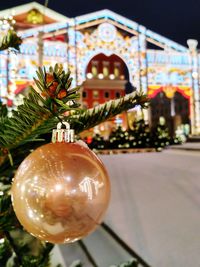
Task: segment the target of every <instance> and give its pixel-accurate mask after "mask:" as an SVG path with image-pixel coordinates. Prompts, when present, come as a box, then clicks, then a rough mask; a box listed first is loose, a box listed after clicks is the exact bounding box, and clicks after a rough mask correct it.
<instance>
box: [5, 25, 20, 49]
mask: <svg viewBox="0 0 200 267" xmlns="http://www.w3.org/2000/svg"><path fill="white" fill-rule="evenodd" d="M21 43H22V39H21V38H20V37H19V36H17V34H16V32H15V31H13V30H9V31H8V32H7V34H5V35H3V36H2V37H0V51H2V50H6V49H8V48H10V47H11V48H14V49H16V50H19V46H20V44H21Z"/></svg>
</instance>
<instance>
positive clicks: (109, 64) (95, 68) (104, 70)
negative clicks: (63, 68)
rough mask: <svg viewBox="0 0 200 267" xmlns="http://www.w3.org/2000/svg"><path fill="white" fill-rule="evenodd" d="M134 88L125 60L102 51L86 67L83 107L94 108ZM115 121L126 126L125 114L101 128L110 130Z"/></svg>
mask: <svg viewBox="0 0 200 267" xmlns="http://www.w3.org/2000/svg"><path fill="white" fill-rule="evenodd" d="M132 89H133V87H132V85H131V83H130V82H129V72H128V68H127V66H126V64H125V62H124V61H123V60H122V59H121V58H120V57H118V56H117V55H114V54H113V55H110V56H107V55H105V54H103V53H100V54H98V55H96V56H94V57H93V58H92V59H91V60H90V61H89V63H88V65H87V67H86V80H85V81H84V83H83V90H82V103H83V107H86V108H92V107H95V106H97V105H99V104H102V103H105V102H106V101H109V100H111V99H117V98H119V97H121V96H124V95H125V94H126V93H130V92H131V90H132ZM113 123H116V124H120V123H121V124H122V125H124V127H126V125H125V124H126V118H125V115H124V114H122V115H119V116H118V117H117V118H115V119H113V120H112V123H111V124H112V125H111V124H110V122H108V123H107V124H103V126H101V125H100V127H99V128H100V129H102V130H103V131H104V130H105V131H108V132H109V131H110V128H111V127H113ZM106 125H107V126H108V125H109V126H108V127H106ZM105 128H106V129H105Z"/></svg>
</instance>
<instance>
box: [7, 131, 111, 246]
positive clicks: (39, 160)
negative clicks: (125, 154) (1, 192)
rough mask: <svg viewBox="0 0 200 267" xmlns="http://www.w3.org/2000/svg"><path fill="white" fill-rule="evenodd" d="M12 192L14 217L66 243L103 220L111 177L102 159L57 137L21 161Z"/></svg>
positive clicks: (40, 234) (39, 233) (40, 235)
mask: <svg viewBox="0 0 200 267" xmlns="http://www.w3.org/2000/svg"><path fill="white" fill-rule="evenodd" d="M56 131H58V130H56ZM62 131H63V129H62ZM70 131H71V130H70ZM11 193H12V202H13V207H14V210H15V213H16V216H17V218H18V220H19V221H20V223H21V224H22V225H23V226H24V228H25V229H26V230H27V231H28V232H30V233H31V234H32V235H34V236H35V237H37V238H39V239H41V240H44V241H48V242H51V243H70V242H74V241H76V240H79V239H81V238H83V237H85V236H86V235H88V234H89V233H91V232H92V231H94V230H95V229H96V227H97V226H98V225H99V224H100V223H101V221H102V218H103V215H104V213H105V211H106V209H107V206H108V203H109V198H110V182H109V178H108V175H107V172H106V170H105V168H104V166H103V164H102V162H101V161H100V160H99V158H98V157H97V156H96V155H95V154H94V153H93V152H92V151H91V150H90V149H89V148H87V147H85V145H84V146H83V145H82V144H80V143H78V142H77V143H66V142H56V143H51V144H46V145H43V146H41V147H39V148H37V149H36V150H35V151H33V152H32V153H31V154H30V155H29V156H28V157H27V158H26V159H25V160H24V161H23V162H22V163H21V165H20V166H19V168H18V170H17V173H16V175H15V177H14V181H13V184H12V189H11Z"/></svg>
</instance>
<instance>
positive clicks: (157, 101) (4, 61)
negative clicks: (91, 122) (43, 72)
mask: <svg viewBox="0 0 200 267" xmlns="http://www.w3.org/2000/svg"><path fill="white" fill-rule="evenodd" d="M10 15H12V16H13V18H14V20H15V21H16V24H15V27H16V30H17V31H18V34H19V35H20V36H21V37H22V38H23V43H22V45H21V47H20V53H19V54H18V55H17V56H16V55H15V54H13V53H10V52H8V51H4V52H2V53H1V54H0V98H1V101H3V102H7V104H8V105H12V104H13V102H15V101H17V99H18V96H19V94H20V93H25V92H26V90H25V89H26V88H27V86H28V85H29V84H30V83H31V81H32V79H33V76H34V75H35V71H36V69H37V67H38V66H42V65H44V66H47V67H48V66H50V65H52V64H54V63H57V62H58V63H60V64H62V65H63V67H64V68H65V69H68V68H69V69H70V70H71V72H72V76H73V78H74V80H73V83H74V85H78V84H79V85H80V84H81V85H82V104H83V106H85V107H92V106H95V105H98V104H100V103H103V102H105V101H106V100H109V99H114V98H118V97H120V96H122V95H124V94H125V93H128V92H131V91H132V90H133V88H137V90H143V91H144V92H145V93H146V94H148V96H149V98H150V99H151V103H150V108H149V109H148V110H147V111H145V112H144V118H145V120H148V121H149V123H150V125H155V124H156V123H157V122H158V120H159V117H160V116H162V117H165V119H166V121H167V123H168V126H169V127H170V129H171V130H172V131H174V130H175V129H176V128H177V126H179V125H189V126H190V130H191V133H192V134H199V133H200V106H199V105H200V95H199V74H200V73H199V70H200V69H199V63H200V55H199V54H198V52H197V42H196V41H195V40H188V47H189V48H187V47H184V46H182V45H179V44H177V43H176V42H174V41H171V40H169V39H167V38H165V37H163V36H161V35H159V34H157V33H154V32H153V31H151V30H149V29H147V28H146V27H144V26H142V25H139V24H138V23H136V22H134V21H131V20H129V19H127V18H124V17H123V16H120V15H118V14H116V13H114V12H112V11H110V10H102V11H99V12H94V13H90V14H86V15H82V16H78V17H75V18H68V17H65V16H63V15H61V14H58V13H57V12H55V11H53V10H51V9H49V8H45V9H44V7H43V6H42V5H40V4H38V3H35V2H32V3H29V4H25V5H22V6H18V7H15V8H13V9H9V10H3V11H0V18H3V17H8V16H10ZM133 112H136V111H133ZM137 112H138V113H139V112H140V111H137Z"/></svg>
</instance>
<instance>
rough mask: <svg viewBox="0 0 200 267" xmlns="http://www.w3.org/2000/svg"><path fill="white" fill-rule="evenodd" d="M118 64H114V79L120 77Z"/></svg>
mask: <svg viewBox="0 0 200 267" xmlns="http://www.w3.org/2000/svg"><path fill="white" fill-rule="evenodd" d="M120 65H121V64H120V62H114V75H115V77H119V75H120Z"/></svg>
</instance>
